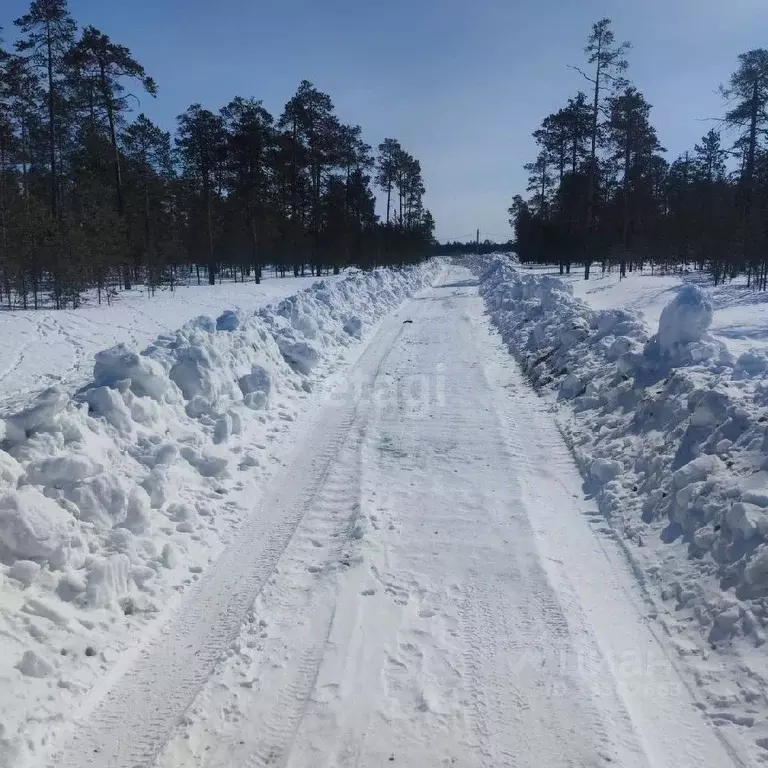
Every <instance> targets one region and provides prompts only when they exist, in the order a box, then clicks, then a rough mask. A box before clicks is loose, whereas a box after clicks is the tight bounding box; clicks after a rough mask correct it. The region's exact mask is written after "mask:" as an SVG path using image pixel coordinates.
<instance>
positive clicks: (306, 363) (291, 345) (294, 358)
mask: <svg viewBox="0 0 768 768" xmlns="http://www.w3.org/2000/svg"><path fill="white" fill-rule="evenodd" d="M277 344H278V346H279V347H280V352H281V353H282V355H283V357H284V358H285V361H286V362H287V363H288V365H290V366H291V367H292V368H294V369H295V370H297V371H298V372H299V373H303V374H304V375H305V376H307V375H308V374H309V373H311V371H312V369H313V368H314V367H315V366H316V365H317V364H318V363H319V362H320V351H319V350H318V349H317V347H315V346H314V345H312V344H310V343H309V342H308V341H295V340H293V339H291V338H286V337H284V336H281V337H279V338H278V340H277Z"/></svg>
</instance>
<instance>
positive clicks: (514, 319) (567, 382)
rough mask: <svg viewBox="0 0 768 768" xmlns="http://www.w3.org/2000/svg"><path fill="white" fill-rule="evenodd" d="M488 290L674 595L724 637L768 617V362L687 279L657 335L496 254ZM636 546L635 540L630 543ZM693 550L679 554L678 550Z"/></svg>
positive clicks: (608, 509)
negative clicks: (742, 349)
mask: <svg viewBox="0 0 768 768" xmlns="http://www.w3.org/2000/svg"><path fill="white" fill-rule="evenodd" d="M480 271H481V279H480V290H481V293H482V294H483V296H484V298H485V301H486V306H487V307H488V309H489V312H490V315H491V318H492V320H493V322H494V324H495V325H496V326H497V327H498V329H499V331H500V332H501V334H502V337H503V339H504V340H505V342H506V343H507V345H508V346H509V348H510V351H511V352H512V353H513V354H514V355H515V357H516V358H517V359H518V361H519V362H520V364H521V366H522V368H523V370H524V371H525V372H526V373H527V375H528V376H529V378H530V380H531V382H532V383H533V384H534V385H535V386H537V387H539V388H543V389H545V390H547V391H550V392H551V393H552V394H553V395H554V396H556V397H557V399H558V400H560V401H561V402H563V403H566V404H567V405H568V406H569V408H568V409H567V410H566V411H564V413H565V414H567V415H566V417H565V418H564V419H563V421H562V427H563V431H564V432H565V434H566V437H567V439H568V440H569V441H570V444H571V446H572V448H573V451H574V454H575V457H576V460H577V462H578V463H579V465H580V468H581V470H582V473H583V475H584V477H585V478H586V480H587V484H588V486H589V487H590V489H591V491H593V492H594V493H595V494H596V496H597V499H598V501H599V504H600V507H601V510H602V511H603V512H604V514H605V515H606V516H607V517H609V518H610V519H611V521H612V523H613V524H614V525H615V526H616V527H617V528H618V529H620V531H621V532H622V533H623V535H624V537H625V539H626V540H628V546H629V547H630V554H631V555H632V556H633V557H634V558H636V559H637V561H638V562H641V563H642V564H643V565H644V567H645V569H646V573H647V576H648V578H649V580H651V581H656V582H658V583H659V586H660V588H661V590H662V595H663V596H664V598H665V599H669V600H675V601H676V604H675V607H676V609H678V611H684V610H687V611H689V612H690V614H691V615H693V616H695V617H696V619H697V620H698V621H699V622H700V623H701V625H702V626H703V627H705V628H706V630H707V631H708V633H709V639H710V641H711V642H713V643H717V642H722V641H725V640H728V639H730V638H733V637H734V636H737V635H741V636H744V637H747V638H750V639H751V640H752V641H753V642H754V643H755V644H761V643H763V642H764V639H765V627H766V626H768V429H767V427H768V415H766V412H765V410H764V407H765V403H766V395H767V394H768V373H767V372H768V365H767V364H766V359H765V356H764V355H762V354H761V353H759V352H754V351H753V352H750V353H748V354H745V355H742V356H741V357H739V358H738V360H736V361H734V360H733V359H732V357H731V356H730V354H729V353H728V351H727V349H726V348H725V347H724V346H723V344H721V343H720V342H718V341H716V340H715V339H713V338H712V337H711V336H710V335H709V332H708V329H709V326H710V323H711V321H712V308H711V306H710V305H709V303H708V301H707V299H706V297H705V296H704V295H703V294H702V293H701V292H700V291H699V290H698V289H696V288H695V287H694V286H691V285H687V286H684V287H683V288H682V289H681V290H680V292H679V294H678V295H677V296H676V297H675V299H674V300H673V301H672V302H671V303H670V304H669V305H668V306H667V307H666V308H665V309H664V311H663V313H662V316H661V320H660V323H659V329H658V332H657V333H656V334H655V335H653V336H651V337H650V338H649V337H648V334H647V331H646V329H645V326H644V325H643V323H642V322H641V321H640V319H639V318H638V317H636V316H635V315H633V314H632V313H629V312H625V311H621V310H611V311H595V310H591V309H590V308H589V307H588V306H587V305H586V304H584V303H583V302H581V301H579V300H577V299H575V298H574V297H573V295H572V291H571V289H570V286H568V285H567V284H565V283H564V282H562V281H560V280H557V279H555V278H552V277H547V276H536V275H530V274H524V273H522V272H520V271H518V270H516V269H515V268H514V266H513V265H512V263H511V261H510V260H509V259H507V258H500V257H494V258H491V259H488V260H486V262H485V264H484V267H483V268H482V269H481V270H480ZM632 542H633V543H634V545H636V546H634V547H633V546H631V544H630V543H632ZM676 553H679V556H678V555H677V554H676Z"/></svg>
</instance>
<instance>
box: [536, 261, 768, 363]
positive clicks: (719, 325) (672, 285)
mask: <svg viewBox="0 0 768 768" xmlns="http://www.w3.org/2000/svg"><path fill="white" fill-rule="evenodd" d="M523 269H524V271H525V272H526V273H527V272H528V271H529V270H528V269H527V268H525V267H524V268H523ZM533 271H534V272H537V273H542V274H550V275H552V276H553V277H559V276H560V275H559V272H558V270H556V269H555V270H553V269H552V268H543V269H535V270H533ZM564 279H565V281H566V282H568V283H569V284H570V285H571V286H572V288H573V294H574V296H576V298H579V299H582V300H583V301H585V302H586V303H587V304H589V306H590V307H592V308H593V309H598V310H600V309H626V310H628V311H630V312H634V313H637V314H638V315H640V317H641V319H642V320H644V322H645V323H646V324H647V325H648V327H649V328H650V329H652V330H653V329H656V328H657V327H658V325H659V318H660V317H661V312H662V310H663V309H664V307H665V306H666V305H667V304H668V303H669V302H670V301H671V300H672V299H673V298H674V297H675V296H676V295H677V293H678V291H679V290H680V289H681V288H682V287H683V285H686V284H688V283H693V284H694V285H696V286H697V287H698V288H699V289H701V290H702V291H703V292H704V293H705V294H706V295H707V297H708V298H709V301H710V302H711V304H712V308H713V310H714V315H713V318H712V326H711V328H710V332H711V333H712V335H713V336H714V337H715V338H717V339H720V340H721V341H723V342H724V343H725V344H727V346H728V348H729V349H730V350H731V351H732V352H733V354H734V355H736V356H738V355H740V354H741V353H742V352H746V351H747V350H748V349H750V348H752V347H757V348H760V349H768V292H762V291H755V290H754V289H752V288H747V281H746V278H745V277H743V276H741V277H738V278H736V279H735V280H732V281H729V282H726V283H724V284H722V285H718V286H714V285H713V284H712V281H711V279H710V278H709V276H706V275H701V274H700V273H698V272H688V273H685V274H673V275H658V274H657V275H653V274H651V272H650V270H645V271H644V272H640V273H639V272H631V273H629V274H628V275H627V277H626V278H625V279H623V280H622V279H620V277H619V273H618V271H617V270H614V271H613V272H607V273H605V274H602V273H601V272H600V270H599V269H593V271H592V275H591V276H590V278H589V280H584V279H583V269H581V268H580V267H578V266H574V267H573V269H572V271H571V274H570V275H568V276H565V277H564Z"/></svg>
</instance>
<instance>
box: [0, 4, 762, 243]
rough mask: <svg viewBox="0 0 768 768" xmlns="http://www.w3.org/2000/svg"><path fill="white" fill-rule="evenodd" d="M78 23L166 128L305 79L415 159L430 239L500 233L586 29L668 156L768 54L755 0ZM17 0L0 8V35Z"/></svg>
mask: <svg viewBox="0 0 768 768" xmlns="http://www.w3.org/2000/svg"><path fill="white" fill-rule="evenodd" d="M69 5H70V9H71V11H72V13H73V15H74V16H75V18H76V19H77V21H78V22H79V23H80V24H81V25H83V24H93V25H95V26H97V27H99V28H101V29H103V31H105V32H107V33H108V34H109V35H110V36H111V37H112V38H113V39H114V40H116V41H118V42H121V43H123V44H125V45H127V46H129V47H130V48H131V49H132V51H133V52H134V54H135V56H136V57H137V58H138V59H139V61H141V62H142V63H143V64H144V65H145V67H146V69H147V71H148V72H149V73H150V74H151V75H152V76H153V77H154V78H155V79H156V81H157V83H158V86H159V89H160V91H159V96H158V99H157V100H153V99H151V98H149V97H145V98H143V99H142V105H141V108H142V109H143V110H144V111H145V112H146V113H147V114H148V115H149V116H150V117H151V118H153V119H154V120H156V121H158V122H159V123H161V124H163V125H164V126H165V127H167V128H172V127H173V124H174V118H175V116H176V115H177V114H178V113H180V112H182V111H183V110H184V109H186V107H187V106H189V104H190V103H192V102H195V101H199V102H201V103H202V104H204V105H205V106H208V107H211V108H214V109H216V108H218V107H220V106H222V105H223V104H225V103H226V102H227V101H228V100H229V99H230V98H231V97H232V96H234V95H242V96H253V97H255V98H260V99H263V101H264V103H265V106H266V107H267V108H268V109H270V111H272V112H273V113H275V114H279V112H280V111H281V109H282V106H283V105H284V103H285V102H286V101H287V99H288V98H289V97H290V96H291V94H292V93H293V92H294V91H295V89H296V86H297V85H298V83H299V81H300V80H301V79H302V78H307V79H310V80H312V81H313V82H314V83H315V85H316V86H317V87H318V88H320V89H321V90H324V91H326V92H328V93H330V95H331V97H332V98H333V101H334V103H335V105H336V108H337V111H338V113H339V115H340V117H341V119H342V120H344V121H346V122H350V123H358V124H360V125H362V126H363V129H364V132H365V136H366V139H367V141H368V142H369V143H371V144H374V145H376V144H378V143H379V142H380V141H381V140H382V139H383V138H384V137H386V136H393V137H395V138H398V139H399V140H400V141H401V143H402V144H403V146H404V147H405V148H406V149H408V150H409V151H410V152H411V153H412V154H414V155H415V156H416V157H418V158H419V159H420V160H421V162H422V166H423V170H424V177H425V181H426V184H427V190H428V192H427V205H428V206H429V207H430V208H431V209H432V211H433V213H434V215H435V218H436V220H437V234H438V236H439V237H440V238H441V239H444V238H454V237H462V238H465V237H468V236H470V235H471V236H474V231H475V229H476V228H477V227H479V228H480V230H481V236H485V235H489V236H495V237H497V238H500V237H504V236H506V235H508V234H509V232H510V230H509V227H508V223H507V215H506V208H507V206H508V205H509V202H510V201H511V198H512V195H514V194H516V193H520V192H523V191H524V188H525V174H524V172H523V170H522V165H523V163H525V162H527V161H529V160H530V159H531V158H532V156H533V155H534V153H535V147H534V144H533V141H532V139H531V138H530V134H531V131H533V130H534V129H535V128H536V127H537V125H538V123H539V122H540V120H541V119H542V117H544V116H545V115H546V114H547V113H548V112H551V111H553V110H555V109H557V108H558V107H559V106H561V105H562V104H563V103H564V102H565V100H566V99H567V98H568V97H569V96H572V95H573V94H574V93H575V92H576V90H578V89H579V88H581V87H583V85H584V83H583V81H580V78H579V75H578V74H577V73H575V72H573V71H572V70H570V69H568V67H567V65H568V64H581V63H582V61H583V53H582V49H583V46H584V42H585V39H586V37H587V35H588V33H589V28H590V25H591V24H592V22H593V21H596V20H597V19H599V18H601V17H602V16H609V17H611V18H612V19H613V22H614V29H615V31H616V34H617V37H618V38H619V39H622V40H623V39H628V40H630V41H631V42H632V44H633V50H632V52H631V54H630V56H629V60H630V70H629V75H630V77H631V78H632V79H633V81H634V82H635V84H636V85H637V86H638V87H639V88H640V89H641V90H642V91H643V92H644V93H645V95H646V97H647V99H648V100H649V102H650V103H651V104H652V105H653V107H654V109H653V112H652V118H653V121H654V123H655V125H656V126H657V128H658V131H659V135H660V138H661V141H662V143H663V144H664V146H665V147H667V149H668V150H669V152H668V157H674V156H675V155H676V154H678V153H680V152H683V151H685V149H687V148H690V147H692V145H693V143H694V142H695V141H696V140H698V138H699V137H700V136H701V135H702V134H703V133H705V132H706V131H707V130H708V129H709V128H710V127H711V126H712V125H713V123H712V122H711V121H709V120H708V119H709V118H715V117H719V116H720V115H721V114H722V112H723V109H722V104H721V99H720V96H719V95H718V93H717V86H718V84H719V83H721V82H724V81H725V80H726V79H727V78H728V75H729V73H730V72H731V71H732V70H733V69H734V67H735V64H736V57H737V55H738V54H739V53H741V52H743V51H746V50H749V49H751V48H756V47H765V46H768V2H766V0H612V1H608V0H603V1H602V2H601V1H599V0H472V1H471V2H467V1H466V0H464V1H463V2H459V1H458V0H385V1H384V2H371V0H251V1H250V2H247V0H216V1H215V2H213V1H212V0H125V1H124V2H116V1H115V0H70V3H69ZM27 7H28V2H26V0H3V2H2V13H0V23H2V24H3V26H5V27H6V29H5V36H6V37H10V36H11V35H12V34H13V32H12V29H10V27H11V23H10V22H11V20H12V19H13V18H16V17H17V16H19V15H20V14H21V13H23V12H24V11H25V10H26V8H27Z"/></svg>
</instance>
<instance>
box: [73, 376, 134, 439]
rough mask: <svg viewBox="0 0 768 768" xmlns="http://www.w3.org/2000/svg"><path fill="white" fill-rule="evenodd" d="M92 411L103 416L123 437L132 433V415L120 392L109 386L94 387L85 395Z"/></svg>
mask: <svg viewBox="0 0 768 768" xmlns="http://www.w3.org/2000/svg"><path fill="white" fill-rule="evenodd" d="M85 399H86V402H87V403H88V405H89V406H90V410H91V412H92V413H94V414H96V415H98V416H101V417H103V418H104V419H105V420H106V421H107V422H109V423H110V424H111V425H112V426H113V427H115V429H117V431H118V432H119V433H120V434H121V435H124V436H125V437H130V436H131V435H132V434H133V417H132V416H131V411H130V409H129V408H128V406H127V405H126V404H125V400H124V399H123V396H122V394H121V393H120V392H119V391H118V390H116V389H111V388H110V387H95V388H94V389H91V390H89V391H88V392H87V393H86V396H85Z"/></svg>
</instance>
